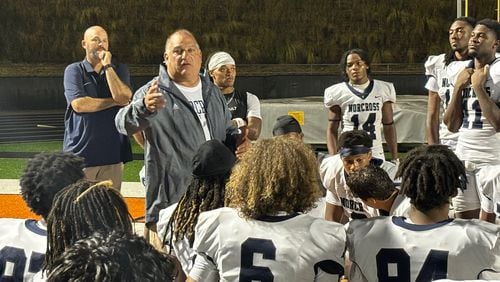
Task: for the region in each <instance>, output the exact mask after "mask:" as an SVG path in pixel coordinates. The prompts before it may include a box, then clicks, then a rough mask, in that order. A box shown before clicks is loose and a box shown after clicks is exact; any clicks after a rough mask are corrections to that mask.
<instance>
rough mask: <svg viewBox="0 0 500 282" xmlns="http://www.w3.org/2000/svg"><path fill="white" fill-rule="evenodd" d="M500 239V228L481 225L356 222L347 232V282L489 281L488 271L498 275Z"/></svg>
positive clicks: (396, 220)
mask: <svg viewBox="0 0 500 282" xmlns="http://www.w3.org/2000/svg"><path fill="white" fill-rule="evenodd" d="M499 235H500V226H497V225H495V224H491V223H488V222H484V221H479V220H461V219H449V220H446V221H442V222H439V223H435V224H431V225H415V224H411V223H409V222H408V221H407V220H406V219H405V218H403V217H377V218H369V219H364V220H355V221H352V222H351V223H350V224H349V227H348V230H347V244H348V246H347V248H348V251H349V255H350V259H351V261H352V262H353V263H352V268H351V274H350V276H349V280H350V281H431V280H436V279H445V278H448V279H460V280H461V279H480V278H483V275H485V274H486V272H488V275H489V276H488V277H490V278H491V277H494V276H492V275H491V272H493V275H500V273H499V271H500V244H499V241H498V240H499ZM495 273H496V274H495ZM498 278H500V277H499V276H497V279H498Z"/></svg>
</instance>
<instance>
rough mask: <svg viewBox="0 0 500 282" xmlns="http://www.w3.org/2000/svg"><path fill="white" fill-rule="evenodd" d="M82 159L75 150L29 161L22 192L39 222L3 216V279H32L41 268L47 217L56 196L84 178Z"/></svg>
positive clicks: (0, 271)
mask: <svg viewBox="0 0 500 282" xmlns="http://www.w3.org/2000/svg"><path fill="white" fill-rule="evenodd" d="M83 167H84V163H83V159H82V158H80V157H77V156H75V155H74V154H72V153H42V154H38V155H36V156H35V157H34V158H32V159H30V160H28V163H27V165H26V168H25V169H24V172H23V174H22V175H21V178H20V181H19V183H20V186H21V194H22V197H23V199H24V201H25V202H26V205H27V206H28V207H29V208H30V209H31V211H33V212H34V213H35V214H37V215H39V216H41V217H42V218H41V219H40V220H39V221H36V220H32V219H11V218H1V219H0V281H23V280H24V281H31V279H32V278H33V276H34V274H35V273H37V272H38V271H40V270H41V269H42V263H43V259H44V256H45V250H46V248H47V224H46V223H45V219H46V218H47V216H48V214H49V212H50V210H51V208H52V199H53V198H54V195H55V194H56V193H57V192H58V191H59V190H61V189H62V188H64V187H65V186H66V185H68V184H71V183H74V182H76V181H77V180H79V179H82V178H83V176H84V173H83Z"/></svg>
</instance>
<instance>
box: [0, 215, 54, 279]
mask: <svg viewBox="0 0 500 282" xmlns="http://www.w3.org/2000/svg"><path fill="white" fill-rule="evenodd" d="M46 248H47V226H46V225H45V224H44V223H43V222H42V221H36V220H31V219H27V220H26V219H13V218H1V219H0V270H1V271H2V272H1V273H0V281H4V279H5V280H9V281H23V279H24V281H31V280H32V279H33V276H34V275H35V273H37V272H40V271H41V270H42V264H43V260H44V258H45V251H46Z"/></svg>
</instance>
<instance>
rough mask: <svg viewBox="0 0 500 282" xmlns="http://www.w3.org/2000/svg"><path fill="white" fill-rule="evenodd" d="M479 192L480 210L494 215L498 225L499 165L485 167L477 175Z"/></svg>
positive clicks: (499, 219) (499, 206)
mask: <svg viewBox="0 0 500 282" xmlns="http://www.w3.org/2000/svg"><path fill="white" fill-rule="evenodd" d="M478 181H479V187H480V190H481V209H482V210H484V211H485V212H487V213H494V214H496V218H495V220H496V222H497V223H500V165H496V166H485V167H483V168H481V169H480V170H479V173H478Z"/></svg>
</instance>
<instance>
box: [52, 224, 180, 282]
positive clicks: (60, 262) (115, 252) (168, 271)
mask: <svg viewBox="0 0 500 282" xmlns="http://www.w3.org/2000/svg"><path fill="white" fill-rule="evenodd" d="M54 265H55V267H54V270H53V271H51V272H50V273H49V275H48V279H47V281H50V282H57V281H61V282H62V281H100V282H111V281H124V282H128V281H130V282H133V281H134V282H135V281H173V279H174V277H175V275H176V267H175V263H174V261H173V258H172V257H170V256H169V255H167V254H165V253H162V252H159V251H157V250H156V249H155V248H154V247H153V246H151V245H150V244H149V243H148V242H146V240H145V239H144V238H143V237H139V236H137V235H135V234H130V233H128V232H120V231H113V232H111V233H101V232H99V233H94V234H92V235H91V236H89V237H86V238H84V239H81V240H79V241H77V242H75V244H74V245H73V246H71V247H69V248H68V249H67V250H66V251H65V252H64V253H63V254H62V255H61V256H59V257H58V258H57V259H56V260H55V261H54Z"/></svg>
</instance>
